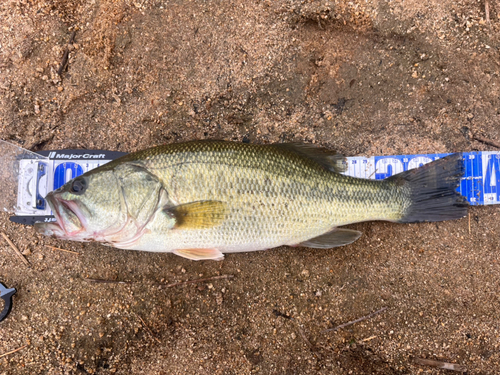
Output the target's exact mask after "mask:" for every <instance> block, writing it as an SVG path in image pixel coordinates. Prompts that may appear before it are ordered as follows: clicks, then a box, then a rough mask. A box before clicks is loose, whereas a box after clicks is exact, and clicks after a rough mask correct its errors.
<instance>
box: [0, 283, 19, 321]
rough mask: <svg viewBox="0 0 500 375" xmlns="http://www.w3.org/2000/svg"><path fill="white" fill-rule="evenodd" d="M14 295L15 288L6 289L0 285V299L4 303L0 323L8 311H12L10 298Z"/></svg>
mask: <svg viewBox="0 0 500 375" xmlns="http://www.w3.org/2000/svg"><path fill="white" fill-rule="evenodd" d="M14 294H16V289H15V288H9V289H7V288H6V287H5V285H3V284H2V283H0V298H2V299H3V300H4V301H5V306H4V308H3V311H2V312H1V313H0V322H1V321H2V320H4V319H5V318H6V317H7V315H9V313H10V310H12V296H13V295H14Z"/></svg>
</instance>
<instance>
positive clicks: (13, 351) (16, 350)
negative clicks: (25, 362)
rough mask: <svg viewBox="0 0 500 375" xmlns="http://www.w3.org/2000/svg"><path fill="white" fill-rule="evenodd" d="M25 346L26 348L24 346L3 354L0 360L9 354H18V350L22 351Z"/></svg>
mask: <svg viewBox="0 0 500 375" xmlns="http://www.w3.org/2000/svg"><path fill="white" fill-rule="evenodd" d="M27 346H28V344H26V345H24V346H21V347H20V348H17V349H14V350H11V351H10V352H7V353H3V354H1V355H0V358H2V357H5V356H7V355H9V354H12V353H15V352H18V351H19V350H22V349H24V348H26V347H27Z"/></svg>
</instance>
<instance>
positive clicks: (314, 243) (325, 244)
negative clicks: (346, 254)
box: [297, 228, 361, 249]
mask: <svg viewBox="0 0 500 375" xmlns="http://www.w3.org/2000/svg"><path fill="white" fill-rule="evenodd" d="M360 236H361V232H360V231H357V230H351V229H338V228H335V229H334V230H332V231H331V232H328V233H325V234H322V235H321V236H318V237H315V238H311V239H310V240H307V241H305V242H301V243H299V244H298V245H297V246H304V247H312V248H315V249H329V248H331V247H338V246H344V245H348V244H350V243H353V242H354V241H356V240H357V239H358V238H359V237H360Z"/></svg>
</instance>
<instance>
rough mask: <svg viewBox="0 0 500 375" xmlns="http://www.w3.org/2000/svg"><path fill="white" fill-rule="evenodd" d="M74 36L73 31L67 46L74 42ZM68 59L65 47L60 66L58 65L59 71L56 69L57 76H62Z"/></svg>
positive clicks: (67, 50)
mask: <svg viewBox="0 0 500 375" xmlns="http://www.w3.org/2000/svg"><path fill="white" fill-rule="evenodd" d="M75 36H76V31H73V33H72V34H71V38H70V39H69V43H68V44H73V42H74V41H75ZM68 58H69V49H68V48H67V47H66V50H65V51H64V54H63V57H62V60H61V65H59V69H57V74H58V75H59V76H61V75H62V72H63V71H64V69H65V68H66V66H67V65H68Z"/></svg>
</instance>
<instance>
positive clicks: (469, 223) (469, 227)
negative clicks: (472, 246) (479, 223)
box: [469, 212, 470, 234]
mask: <svg viewBox="0 0 500 375" xmlns="http://www.w3.org/2000/svg"><path fill="white" fill-rule="evenodd" d="M469 234H470V212H469Z"/></svg>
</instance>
